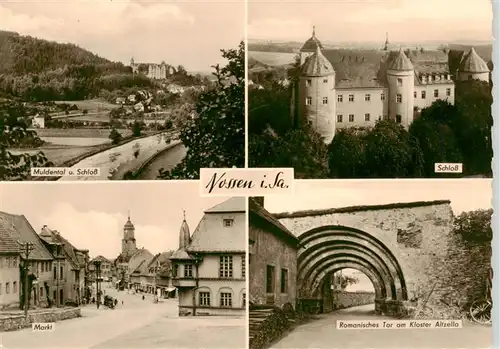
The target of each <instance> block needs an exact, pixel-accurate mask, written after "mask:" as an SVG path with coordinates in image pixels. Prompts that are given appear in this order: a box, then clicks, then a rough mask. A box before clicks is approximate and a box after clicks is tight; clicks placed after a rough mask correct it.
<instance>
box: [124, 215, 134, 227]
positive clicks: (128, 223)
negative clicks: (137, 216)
mask: <svg viewBox="0 0 500 349" xmlns="http://www.w3.org/2000/svg"><path fill="white" fill-rule="evenodd" d="M123 228H124V229H135V227H134V225H133V224H132V222H131V221H130V216H129V217H128V220H127V223H125V226H124V227H123Z"/></svg>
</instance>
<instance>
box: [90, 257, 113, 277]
mask: <svg viewBox="0 0 500 349" xmlns="http://www.w3.org/2000/svg"><path fill="white" fill-rule="evenodd" d="M96 261H98V262H100V263H101V265H100V267H99V269H100V271H99V274H100V278H101V279H100V281H104V282H110V281H112V279H113V262H111V261H110V260H109V259H107V258H106V257H103V256H100V255H99V256H97V257H95V258H93V259H92V260H91V261H90V263H89V265H88V269H89V280H91V282H95V281H96V278H97V274H96V267H95V262H96Z"/></svg>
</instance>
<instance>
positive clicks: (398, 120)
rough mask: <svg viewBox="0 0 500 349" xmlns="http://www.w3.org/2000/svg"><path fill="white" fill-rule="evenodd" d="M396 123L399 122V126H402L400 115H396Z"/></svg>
mask: <svg viewBox="0 0 500 349" xmlns="http://www.w3.org/2000/svg"><path fill="white" fill-rule="evenodd" d="M396 122H397V123H398V124H400V123H401V115H399V114H398V115H396Z"/></svg>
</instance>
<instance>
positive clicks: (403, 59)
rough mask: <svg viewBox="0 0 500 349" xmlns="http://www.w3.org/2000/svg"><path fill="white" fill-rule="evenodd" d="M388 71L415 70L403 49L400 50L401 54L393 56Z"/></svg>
mask: <svg viewBox="0 0 500 349" xmlns="http://www.w3.org/2000/svg"><path fill="white" fill-rule="evenodd" d="M387 69H392V70H403V71H404V70H413V64H412V63H411V61H410V59H409V58H408V57H407V56H406V54H405V53H404V51H403V48H400V49H399V52H398V53H397V54H395V55H393V58H392V59H391V61H390V62H389V65H388V67H387Z"/></svg>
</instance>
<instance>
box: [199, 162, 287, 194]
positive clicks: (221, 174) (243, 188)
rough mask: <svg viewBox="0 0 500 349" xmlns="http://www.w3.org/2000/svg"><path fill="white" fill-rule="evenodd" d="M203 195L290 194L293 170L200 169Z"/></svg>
mask: <svg viewBox="0 0 500 349" xmlns="http://www.w3.org/2000/svg"><path fill="white" fill-rule="evenodd" d="M200 179H201V185H202V192H203V194H205V195H218V194H220V195H254V196H259V195H265V194H274V193H279V194H285V193H290V190H291V189H292V184H293V169H288V168H284V169H237V168H234V169H202V171H201V175H200Z"/></svg>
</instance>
